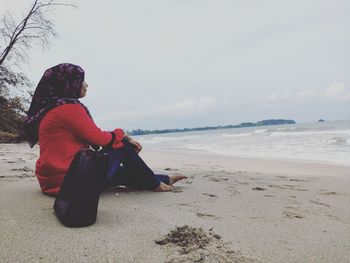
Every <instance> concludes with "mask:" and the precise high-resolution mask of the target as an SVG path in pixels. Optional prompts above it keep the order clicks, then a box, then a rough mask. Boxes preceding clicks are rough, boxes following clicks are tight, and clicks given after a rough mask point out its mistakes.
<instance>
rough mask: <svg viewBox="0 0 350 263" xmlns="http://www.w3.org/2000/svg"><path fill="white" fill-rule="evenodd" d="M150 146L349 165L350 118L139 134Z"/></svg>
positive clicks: (143, 143) (142, 141)
mask: <svg viewBox="0 0 350 263" xmlns="http://www.w3.org/2000/svg"><path fill="white" fill-rule="evenodd" d="M136 138H137V139H138V140H139V141H140V143H141V144H142V145H143V148H144V149H146V148H149V149H167V150H180V151H184V150H186V151H193V153H196V152H197V153H200V152H201V153H212V154H218V155H224V156H232V157H244V158H254V159H274V160H296V161H307V162H317V163H328V164H336V165H343V166H349V167H350V120H343V121H325V122H314V123H299V124H286V125H273V126H259V127H249V128H231V129H217V130H206V131H191V132H178V133H166V134H151V135H140V136H136V137H135V139H136Z"/></svg>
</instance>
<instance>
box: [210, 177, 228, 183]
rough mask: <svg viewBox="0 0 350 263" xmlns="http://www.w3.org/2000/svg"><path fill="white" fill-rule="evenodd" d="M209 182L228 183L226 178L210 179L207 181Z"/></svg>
mask: <svg viewBox="0 0 350 263" xmlns="http://www.w3.org/2000/svg"><path fill="white" fill-rule="evenodd" d="M209 180H210V181H212V182H223V181H228V180H229V179H228V178H222V177H221V178H220V177H219V178H215V177H213V178H210V179H209Z"/></svg>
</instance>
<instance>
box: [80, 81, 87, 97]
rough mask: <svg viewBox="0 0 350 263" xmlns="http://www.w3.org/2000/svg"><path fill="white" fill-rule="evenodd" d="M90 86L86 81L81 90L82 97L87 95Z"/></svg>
mask: <svg viewBox="0 0 350 263" xmlns="http://www.w3.org/2000/svg"><path fill="white" fill-rule="evenodd" d="M88 86H89V85H88V84H87V83H86V82H85V81H84V82H83V85H82V86H81V90H80V98H84V97H85V96H86V92H87V87H88Z"/></svg>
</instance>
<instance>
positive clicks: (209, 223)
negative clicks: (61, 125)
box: [0, 144, 350, 263]
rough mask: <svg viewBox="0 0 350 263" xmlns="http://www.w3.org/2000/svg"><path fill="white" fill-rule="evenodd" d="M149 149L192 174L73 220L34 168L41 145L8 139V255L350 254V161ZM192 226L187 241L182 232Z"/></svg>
mask: <svg viewBox="0 0 350 263" xmlns="http://www.w3.org/2000/svg"><path fill="white" fill-rule="evenodd" d="M141 155H142V157H143V158H144V159H145V160H146V162H147V163H148V164H149V165H150V166H151V167H152V168H153V169H154V170H155V171H156V172H159V173H172V172H180V173H184V174H186V175H188V176H189V179H187V180H186V181H184V182H179V183H178V184H177V188H176V191H174V192H168V193H154V192H147V191H127V190H126V189H125V188H118V189H113V190H110V191H108V192H105V193H103V194H102V196H101V199H100V205H99V212H98V219H97V223H96V224H95V225H93V226H91V227H87V228H78V229H69V228H65V227H63V226H62V225H61V224H60V223H59V221H58V220H57V219H56V217H55V215H54V213H53V208H52V206H53V202H54V199H53V198H52V197H48V196H45V195H43V194H42V193H41V192H40V189H39V185H38V182H37V181H36V178H35V177H34V166H35V161H36V159H37V156H38V148H37V147H36V148H34V149H29V147H28V146H27V145H26V144H17V145H10V144H2V145H0V200H1V214H0V223H1V226H0V239H1V247H0V261H1V262H155V263H156V262H349V259H350V208H349V207H350V167H341V166H332V165H328V164H318V163H307V162H303V163H301V162H291V161H271V160H253V159H243V158H230V157H222V156H217V155H209V154H204V153H193V152H171V151H165V150H162V151H149V150H147V149H146V150H144V151H143V152H142V154H141ZM185 225H188V227H189V228H180V227H183V226H185ZM181 229H187V230H186V231H187V232H184V233H181V232H180V230H181ZM188 229H189V230H188ZM172 231H175V232H172ZM186 235H189V236H190V237H189V238H190V241H184V242H182V243H183V245H184V246H185V247H190V249H187V250H186V249H185V250H184V248H183V246H182V245H181V244H182V243H181V242H180V243H179V242H178V237H181V238H184V240H185V238H186ZM174 238H175V239H174ZM196 238H199V239H196ZM162 240H167V241H166V242H163V244H162V245H160V244H159V243H162V242H161V241H162ZM169 240H170V241H169ZM174 240H177V241H176V242H175V241H174ZM198 240H199V241H198ZM203 240H204V241H203ZM156 241H158V242H157V243H158V244H157V243H156ZM207 241H208V242H207ZM186 242H192V243H186ZM196 242H199V243H198V244H202V243H200V242H204V243H203V245H202V246H196V245H194V244H196ZM184 251H185V253H184Z"/></svg>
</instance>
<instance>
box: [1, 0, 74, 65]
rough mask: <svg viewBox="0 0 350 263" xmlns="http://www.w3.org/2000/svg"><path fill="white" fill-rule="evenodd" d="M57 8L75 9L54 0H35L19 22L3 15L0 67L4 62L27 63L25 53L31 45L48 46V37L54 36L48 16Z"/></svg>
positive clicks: (8, 14) (10, 16) (7, 14)
mask: <svg viewBox="0 0 350 263" xmlns="http://www.w3.org/2000/svg"><path fill="white" fill-rule="evenodd" d="M57 6H70V7H75V6H74V5H72V4H67V3H58V2H56V1H55V0H48V1H40V0H35V1H34V2H33V4H32V5H31V8H30V9H29V11H28V13H27V14H26V15H25V16H24V17H23V18H22V20H21V21H19V22H16V19H14V17H13V16H12V14H11V13H6V14H4V15H3V18H2V21H1V24H0V26H1V28H0V39H2V40H3V42H4V43H1V44H2V45H3V46H0V48H1V54H0V66H1V65H3V63H4V62H5V60H12V61H13V60H15V61H17V62H18V61H24V62H27V59H28V55H27V52H28V49H29V48H30V47H32V45H33V44H40V45H41V46H42V47H47V46H48V45H49V43H50V42H49V39H50V37H54V36H56V32H55V30H54V25H53V22H52V20H51V19H50V18H49V15H50V14H52V12H53V11H54V8H55V7H57Z"/></svg>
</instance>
